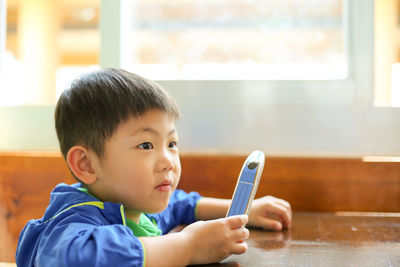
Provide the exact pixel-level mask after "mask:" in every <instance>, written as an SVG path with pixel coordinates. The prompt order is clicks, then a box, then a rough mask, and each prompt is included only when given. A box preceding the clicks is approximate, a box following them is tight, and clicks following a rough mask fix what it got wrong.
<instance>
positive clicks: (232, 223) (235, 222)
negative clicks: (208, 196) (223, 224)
mask: <svg viewBox="0 0 400 267" xmlns="http://www.w3.org/2000/svg"><path fill="white" fill-rule="evenodd" d="M226 219H227V220H228V225H229V227H230V228H231V229H237V228H240V227H242V226H244V225H246V223H247V222H248V221H249V217H248V216H247V215H246V214H245V215H236V216H231V217H227V218H226Z"/></svg>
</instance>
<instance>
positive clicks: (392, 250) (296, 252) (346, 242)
mask: <svg viewBox="0 0 400 267" xmlns="http://www.w3.org/2000/svg"><path fill="white" fill-rule="evenodd" d="M248 245H249V249H248V251H247V252H246V253H245V254H243V255H232V256H231V257H229V258H227V259H226V260H224V261H223V262H222V263H219V264H212V265H207V266H209V267H210V266H243V267H254V266H400V213H345V212H343V213H315V212H313V213H295V214H294V215H293V227H292V228H291V229H289V230H286V231H282V232H268V231H260V230H257V229H250V238H249V240H248Z"/></svg>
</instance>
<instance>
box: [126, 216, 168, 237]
mask: <svg viewBox="0 0 400 267" xmlns="http://www.w3.org/2000/svg"><path fill="white" fill-rule="evenodd" d="M126 226H128V227H129V228H130V229H131V230H132V232H133V234H134V235H135V236H137V237H140V236H160V235H161V233H162V231H161V230H160V229H158V227H157V225H156V222H155V221H154V220H153V222H152V221H150V219H149V217H147V216H146V215H145V214H144V213H142V214H140V219H139V224H137V223H135V222H134V221H132V220H130V219H128V218H127V219H126Z"/></svg>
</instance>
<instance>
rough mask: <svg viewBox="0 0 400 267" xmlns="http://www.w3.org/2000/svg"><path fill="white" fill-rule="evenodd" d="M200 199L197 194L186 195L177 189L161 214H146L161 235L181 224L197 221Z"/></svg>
mask: <svg viewBox="0 0 400 267" xmlns="http://www.w3.org/2000/svg"><path fill="white" fill-rule="evenodd" d="M200 198H201V196H200V194H199V193H197V192H190V193H186V192H185V191H183V190H180V189H177V190H175V191H174V193H173V194H172V195H171V198H170V200H169V204H168V207H167V208H166V209H165V210H164V211H163V212H161V213H158V214H148V216H149V217H150V218H153V219H154V220H155V221H156V222H157V226H158V227H159V228H160V229H161V230H162V232H163V234H166V233H168V232H169V231H170V230H171V229H173V228H174V227H176V226H178V225H182V224H191V223H193V222H195V221H196V220H197V218H196V207H197V202H198V201H199V199H200Z"/></svg>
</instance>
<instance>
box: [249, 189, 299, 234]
mask: <svg viewBox="0 0 400 267" xmlns="http://www.w3.org/2000/svg"><path fill="white" fill-rule="evenodd" d="M291 224H292V208H291V207H290V204H289V203H288V202H287V201H285V200H283V199H280V198H276V197H273V196H265V197H262V198H259V199H255V200H254V201H253V204H252V206H251V208H250V212H249V225H251V226H254V227H261V228H263V229H266V230H275V231H280V230H282V229H283V228H290V226H291Z"/></svg>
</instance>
